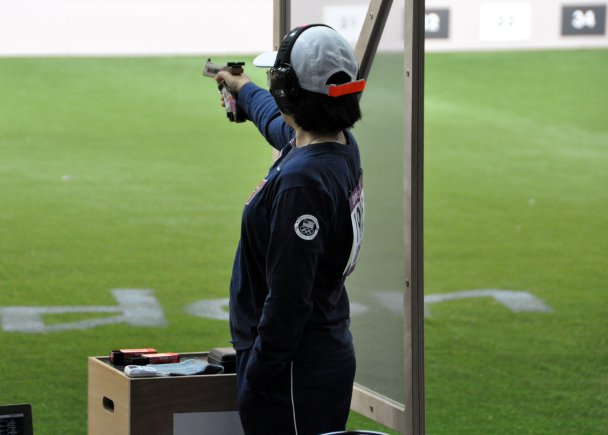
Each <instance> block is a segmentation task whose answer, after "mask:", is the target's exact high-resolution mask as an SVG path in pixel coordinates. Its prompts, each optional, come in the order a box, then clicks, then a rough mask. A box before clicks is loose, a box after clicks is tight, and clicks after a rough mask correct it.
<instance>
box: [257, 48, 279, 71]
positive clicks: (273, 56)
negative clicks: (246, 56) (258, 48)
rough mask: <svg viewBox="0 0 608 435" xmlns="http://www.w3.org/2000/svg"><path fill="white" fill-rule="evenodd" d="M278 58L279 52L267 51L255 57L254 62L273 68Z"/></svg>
mask: <svg viewBox="0 0 608 435" xmlns="http://www.w3.org/2000/svg"><path fill="white" fill-rule="evenodd" d="M276 60H277V52H276V51H267V52H266V53H262V54H260V55H259V56H258V57H256V58H255V59H253V64H254V65H255V66H257V67H260V68H272V67H273V66H274V62H275V61H276Z"/></svg>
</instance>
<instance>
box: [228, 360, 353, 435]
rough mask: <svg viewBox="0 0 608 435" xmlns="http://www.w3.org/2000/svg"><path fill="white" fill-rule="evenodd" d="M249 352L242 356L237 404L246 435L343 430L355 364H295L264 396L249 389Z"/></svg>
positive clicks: (314, 434)
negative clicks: (247, 375)
mask: <svg viewBox="0 0 608 435" xmlns="http://www.w3.org/2000/svg"><path fill="white" fill-rule="evenodd" d="M248 360H249V350H242V351H237V354H236V364H237V365H236V371H237V382H238V404H239V415H240V417H241V423H242V424H243V429H244V430H245V434H246V435H318V434H320V433H324V432H333V431H339V430H344V428H345V425H346V420H347V418H348V412H349V410H350V400H351V397H352V391H353V382H354V379H355V368H356V363H355V358H354V357H352V358H348V359H345V360H340V361H315V362H309V361H301V362H300V361H294V362H290V363H289V364H287V366H286V368H285V369H284V370H283V371H281V372H280V373H277V376H276V377H275V379H274V380H273V382H272V383H271V384H270V385H269V386H268V387H267V388H266V389H264V390H263V391H259V390H255V389H253V388H251V387H250V386H249V384H248V383H247V380H246V379H245V373H244V372H245V368H246V367H247V361H248Z"/></svg>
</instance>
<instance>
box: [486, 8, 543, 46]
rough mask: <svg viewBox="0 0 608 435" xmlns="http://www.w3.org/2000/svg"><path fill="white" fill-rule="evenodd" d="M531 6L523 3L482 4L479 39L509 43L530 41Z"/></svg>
mask: <svg viewBox="0 0 608 435" xmlns="http://www.w3.org/2000/svg"><path fill="white" fill-rule="evenodd" d="M531 29H532V5H531V4H530V3H525V2H513V3H506V2H505V3H483V4H482V5H481V10H480V16H479V39H480V40H481V41H483V42H511V41H526V40H528V39H530V34H531Z"/></svg>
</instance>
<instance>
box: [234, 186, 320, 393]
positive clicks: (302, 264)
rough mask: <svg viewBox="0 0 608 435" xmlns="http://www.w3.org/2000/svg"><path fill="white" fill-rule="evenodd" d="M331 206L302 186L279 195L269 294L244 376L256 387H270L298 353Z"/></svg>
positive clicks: (274, 211) (269, 262) (273, 224)
mask: <svg viewBox="0 0 608 435" xmlns="http://www.w3.org/2000/svg"><path fill="white" fill-rule="evenodd" d="M331 207H332V205H331V204H330V203H329V201H328V199H327V198H326V197H325V195H323V194H322V193H321V192H320V191H318V190H316V189H312V188H303V187H294V188H290V189H288V190H286V191H284V192H282V193H280V194H279V195H278V197H277V198H276V199H275V201H274V203H273V207H272V213H271V235H270V244H269V247H268V255H267V263H266V277H267V282H268V285H269V292H268V296H267V298H266V301H265V303H264V306H263V309H262V316H261V320H260V323H259V325H258V336H257V338H256V340H255V343H254V346H253V348H252V351H251V356H250V359H249V363H248V366H247V369H246V375H245V376H246V378H247V381H248V382H249V384H250V385H252V386H254V387H256V388H262V389H263V388H265V387H266V386H267V385H268V384H270V383H271V382H272V379H273V377H274V375H275V374H276V373H277V372H279V371H281V370H282V369H284V368H285V367H286V364H287V363H288V362H289V361H290V359H291V358H292V357H293V355H294V353H295V352H296V350H297V347H298V343H299V341H300V338H301V336H302V331H303V329H304V326H305V324H306V322H307V320H308V318H309V316H310V313H311V312H312V308H313V303H312V291H313V284H314V281H315V271H316V269H317V263H318V258H319V255H320V254H321V253H322V252H323V250H324V244H325V241H326V239H327V232H328V229H329V225H330V223H329V216H331V212H330V210H331Z"/></svg>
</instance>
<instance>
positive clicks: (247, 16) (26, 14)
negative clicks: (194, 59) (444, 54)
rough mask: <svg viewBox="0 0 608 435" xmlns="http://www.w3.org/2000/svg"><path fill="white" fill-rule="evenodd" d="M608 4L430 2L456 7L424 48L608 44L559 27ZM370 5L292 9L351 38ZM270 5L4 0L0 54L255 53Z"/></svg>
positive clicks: (313, 4)
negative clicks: (568, 11) (568, 14)
mask: <svg viewBox="0 0 608 435" xmlns="http://www.w3.org/2000/svg"><path fill="white" fill-rule="evenodd" d="M606 4H607V0H426V8H427V10H428V9H433V8H439V9H443V10H449V28H448V35H447V38H432V39H431V38H427V40H426V49H427V51H452V50H495V49H513V48H516V49H520V48H576V47H608V37H607V36H606V34H605V33H604V34H603V35H593V36H580V35H579V36H562V35H561V21H562V17H561V15H562V7H563V6H576V5H599V6H603V7H605V6H606ZM368 5H369V0H302V1H299V2H294V6H293V7H294V8H295V9H298V8H299V9H298V10H295V9H294V13H296V12H297V13H296V15H297V16H301V17H302V16H305V17H306V18H307V19H308V18H309V19H310V21H309V22H313V21H324V22H327V23H328V24H330V25H332V26H334V27H335V28H336V29H338V30H340V31H341V32H343V33H344V34H345V36H347V37H348V39H351V40H354V39H356V36H357V35H358V30H359V29H360V25H361V23H362V22H363V19H364V17H365V13H366V10H367V6H368ZM300 9H301V10H300ZM403 10H404V6H403V0H394V1H393V10H392V11H391V16H390V17H389V20H391V21H396V22H397V24H398V25H391V26H389V29H391V30H390V32H388V33H390V34H385V35H384V37H383V40H382V43H381V45H380V49H384V50H399V49H401V48H402V47H403V41H402V38H403V32H402V28H403V24H402V23H403ZM272 13H273V0H0V56H30V55H152V54H154V55H156V54H160V55H181V54H210V55H211V54H217V53H222V54H232V53H239V54H249V53H251V54H253V53H259V52H262V51H265V50H269V49H271V48H272V25H273V24H272V23H273V19H272ZM434 18H435V19H436V18H437V17H434ZM293 24H294V25H295V24H302V23H293ZM427 24H428V15H427ZM435 24H437V23H435ZM443 24H445V23H443ZM427 30H428V27H427Z"/></svg>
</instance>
